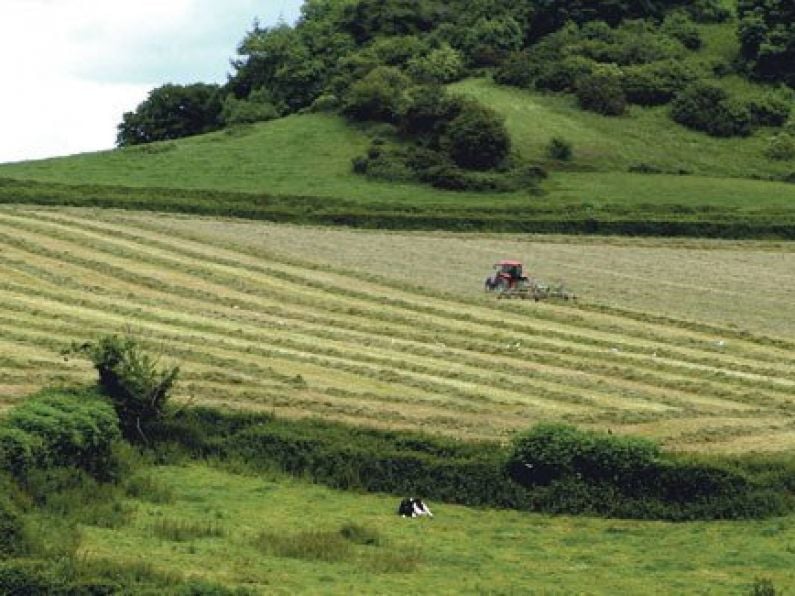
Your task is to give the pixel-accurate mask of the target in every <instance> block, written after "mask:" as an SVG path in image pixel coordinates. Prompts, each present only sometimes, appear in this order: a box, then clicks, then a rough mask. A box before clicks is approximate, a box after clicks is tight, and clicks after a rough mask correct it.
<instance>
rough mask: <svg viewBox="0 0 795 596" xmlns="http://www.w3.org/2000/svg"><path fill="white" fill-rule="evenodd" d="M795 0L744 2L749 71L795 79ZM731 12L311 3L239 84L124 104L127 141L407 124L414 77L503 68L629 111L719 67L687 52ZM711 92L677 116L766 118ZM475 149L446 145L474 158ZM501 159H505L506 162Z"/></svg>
mask: <svg viewBox="0 0 795 596" xmlns="http://www.w3.org/2000/svg"><path fill="white" fill-rule="evenodd" d="M791 4H792V3H791V2H790V1H789V0H738V17H739V27H738V35H739V37H740V40H741V45H742V52H741V58H742V60H744V61H745V63H746V64H747V69H748V72H750V73H752V74H753V75H754V76H756V77H758V78H760V79H763V80H768V81H783V82H786V83H789V84H790V85H794V86H795V74H793V73H795V31H793V28H792V26H791V24H792V22H793V21H794V20H795V9H793V7H792V6H791ZM730 17H731V14H730V12H729V11H728V10H726V8H725V7H724V6H723V3H722V2H720V0H696V1H685V0H644V1H643V2H637V1H634V0H606V1H603V2H592V1H590V0H574V1H571V0H521V1H512V0H453V1H446V2H442V1H441V0H308V1H307V2H305V3H304V5H303V7H302V13H301V17H300V19H299V20H298V22H297V23H296V25H295V26H289V25H286V24H280V25H277V26H275V27H262V26H260V25H259V24H258V23H255V25H254V27H253V28H252V29H251V30H250V31H249V32H247V33H246V34H245V37H244V38H243V40H242V42H241V43H240V45H239V47H238V58H237V59H236V60H235V61H233V63H232V66H233V72H232V74H231V75H230V77H229V80H228V81H227V83H226V84H225V85H222V86H218V85H204V84H196V85H187V86H180V85H164V86H163V87H160V88H157V89H155V90H153V91H152V92H151V94H150V96H149V98H148V99H147V100H146V101H145V102H143V103H142V104H141V105H140V106H138V108H137V109H136V110H135V111H134V112H129V113H127V114H125V115H124V118H123V121H122V123H121V124H120V126H119V135H118V144H119V145H120V146H127V145H135V144H139V143H148V142H151V141H156V140H168V139H173V138H178V137H182V136H188V135H192V134H199V133H203V132H207V131H211V130H215V129H217V128H220V127H223V126H227V125H230V124H235V123H247V122H256V121H263V120H269V119H273V118H277V117H280V116H284V115H286V114H290V113H294V112H297V111H300V110H305V109H323V110H340V111H342V112H343V113H345V114H346V115H347V116H348V117H350V118H353V119H357V120H372V121H377V122H387V123H390V124H393V125H396V126H398V127H402V128H404V131H403V132H404V133H405V132H406V129H405V127H403V124H402V122H401V120H402V118H403V114H404V112H405V110H406V109H408V108H407V106H408V104H409V103H410V98H409V94H410V92H411V90H412V89H413V88H415V87H426V86H434V85H444V84H447V83H450V82H454V81H456V80H458V79H460V78H462V77H464V76H466V75H467V74H470V73H472V72H478V71H479V70H481V69H483V68H488V69H494V72H495V78H496V80H497V81H498V82H501V83H504V84H510V85H516V86H520V87H534V88H537V89H542V90H550V91H556V92H560V91H563V92H571V93H575V94H576V95H577V98H578V101H579V103H580V105H581V107H582V108H583V109H587V110H594V111H597V112H600V113H603V114H607V115H620V114H622V113H624V111H625V110H626V109H627V106H628V105H629V104H633V103H634V104H639V105H661V104H667V103H670V102H672V101H674V99H676V98H677V97H678V96H680V95H682V94H683V93H684V91H685V90H686V89H689V88H690V87H691V86H692V85H693V84H694V83H697V82H698V81H699V80H700V79H703V78H705V73H704V72H695V71H694V70H693V69H692V68H689V67H687V66H686V65H684V64H683V63H682V61H681V58H682V57H683V56H684V55H685V54H686V53H687V52H688V51H696V50H698V49H699V48H700V47H701V44H702V40H701V38H700V35H699V30H698V28H697V26H696V23H703V22H719V21H724V20H726V19H728V18H730ZM710 93H711V94H712V95H713V96H716V95H717V94H716V92H714V90H705V89H704V88H703V86H696V87H695V88H692V89H690V90H689V91H688V94H687V96H686V97H683V98H681V100H680V101H679V102H678V104H677V106H676V107H675V108H674V109H673V110H672V114H673V117H674V119H675V120H676V121H677V122H680V123H682V124H685V125H686V126H692V127H693V128H696V129H698V130H703V131H705V132H707V133H709V134H718V135H727V134H747V132H748V131H749V130H750V129H751V128H752V127H753V126H754V125H755V124H757V123H764V122H765V119H766V116H762V117H761V118H759V117H758V112H759V110H755V108H754V106H753V105H751V104H745V105H740V104H739V103H738V102H736V101H734V100H732V99H731V98H717V105H719V106H720V109H719V110H718V111H719V115H718V116H716V117H715V118H713V120H717V122H712V121H711V122H707V123H704V122H703V118H702V117H700V116H699V115H698V114H697V113H694V112H693V110H696V108H697V104H699V102H701V101H707V100H708V96H709V94H710ZM694 97H695V98H700V99H697V100H694ZM755 101H756V103H757V104H765V105H767V106H769V105H770V104H771V103H775V102H774V101H773V100H770V99H768V98H761V99H759V100H755ZM752 103H753V102H752ZM466 111H467V113H469V114H470V115H471V114H474V113H475V112H476V111H478V110H476V109H475V108H474V107H472V106H468V107H466ZM763 111H764V110H763ZM774 111H780V110H779V108H778V107H776V109H775V110H774ZM480 112H481V113H482V112H483V110H482V109H481V110H480ZM774 119H776V120H777V119H778V117H775V118H774ZM490 120H493V119H490ZM728 120H733V121H734V124H733V125H729V124H728V122H727V121H728ZM437 124H438V123H437ZM447 124H450V122H448V123H447ZM440 128H446V131H442V132H440V131H439V130H437V131H436V132H437V133H439V134H438V135H437V136H438V137H439V138H438V139H437V140H438V141H439V142H438V143H436V144H438V145H439V146H440V147H441V145H443V144H444V143H442V142H441V141H442V140H443V139H446V138H448V137H449V135H447V133H448V132H449V127H447V126H446V125H445V126H441V127H440ZM493 128H494V129H495V131H496V127H493ZM446 135H447V136H446ZM500 135H501V131H499V134H498V135H497V136H500ZM417 140H419V141H421V144H422V145H423V146H429V145H433V144H434V143H430V144H429V143H427V139H425V140H423V139H417ZM491 140H496V137H494V139H491ZM488 144H489V143H487V145H488ZM498 144H499V143H498ZM432 149H434V150H436V149H438V148H433V147H432ZM465 153H466V151H463V152H459V151H457V150H450V151H442V152H441V154H442V155H445V156H446V157H449V158H451V159H452V160H453V162H455V165H456V166H457V167H464V168H466V167H468V166H467V165H466V164H465V163H464V162H465V161H466V160H467V159H468V158H467V157H466V156H465ZM487 161H490V162H491V165H492V166H495V165H496V164H497V162H499V161H500V160H491V158H487ZM474 167H476V168H481V167H482V165H481V164H475V165H474ZM393 169H394V168H393ZM409 169H410V168H409Z"/></svg>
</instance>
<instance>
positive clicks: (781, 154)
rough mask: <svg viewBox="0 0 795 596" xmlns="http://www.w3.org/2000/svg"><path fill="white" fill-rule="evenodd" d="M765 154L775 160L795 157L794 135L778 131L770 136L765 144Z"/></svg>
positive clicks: (786, 159)
mask: <svg viewBox="0 0 795 596" xmlns="http://www.w3.org/2000/svg"><path fill="white" fill-rule="evenodd" d="M765 156H766V157H767V158H768V159H775V160H777V161H788V160H791V159H795V135H791V134H789V133H786V132H780V133H778V134H776V135H773V136H772V137H770V138H769V139H768V141H767V145H766V146H765Z"/></svg>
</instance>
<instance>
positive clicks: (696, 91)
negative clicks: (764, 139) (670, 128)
mask: <svg viewBox="0 0 795 596" xmlns="http://www.w3.org/2000/svg"><path fill="white" fill-rule="evenodd" d="M671 117H672V118H673V119H674V120H675V121H676V122H678V123H679V124H682V125H684V126H687V127H688V128H692V129H695V130H700V131H703V132H706V133H707V134H709V135H712V136H716V137H731V136H747V135H749V134H750V133H751V115H750V113H749V111H748V108H746V107H745V106H744V105H742V104H740V103H738V102H737V101H734V100H732V99H731V98H730V97H729V95H728V93H726V91H724V90H723V89H721V88H720V87H717V86H715V85H711V84H709V83H701V82H699V83H694V84H692V85H690V86H689V87H687V88H686V89H684V91H682V92H681V93H680V94H679V95H677V96H676V98H675V99H674V101H673V103H672V105H671Z"/></svg>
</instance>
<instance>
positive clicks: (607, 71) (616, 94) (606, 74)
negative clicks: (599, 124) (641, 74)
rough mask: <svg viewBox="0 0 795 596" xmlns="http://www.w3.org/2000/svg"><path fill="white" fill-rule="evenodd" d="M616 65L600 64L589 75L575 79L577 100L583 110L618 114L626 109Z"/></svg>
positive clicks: (619, 73) (619, 74)
mask: <svg viewBox="0 0 795 596" xmlns="http://www.w3.org/2000/svg"><path fill="white" fill-rule="evenodd" d="M621 78H622V74H621V71H620V70H619V69H618V68H617V67H612V68H610V67H608V66H605V65H603V66H600V67H599V68H598V69H596V70H594V72H593V73H592V74H590V75H585V76H583V77H581V78H580V79H578V80H577V84H576V85H577V89H576V94H577V100H578V101H579V103H580V106H581V107H582V108H583V109H584V110H590V111H592V112H597V113H599V114H603V115H605V116H620V115H621V114H623V113H624V112H625V111H626V109H627V98H626V96H625V95H624V90H623V88H622V86H621Z"/></svg>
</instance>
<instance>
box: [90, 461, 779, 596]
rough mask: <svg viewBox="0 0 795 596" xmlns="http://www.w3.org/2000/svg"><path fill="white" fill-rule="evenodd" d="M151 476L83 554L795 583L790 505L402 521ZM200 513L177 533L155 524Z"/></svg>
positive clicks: (615, 589) (307, 586) (258, 489)
mask: <svg viewBox="0 0 795 596" xmlns="http://www.w3.org/2000/svg"><path fill="white" fill-rule="evenodd" d="M151 482H152V483H153V484H154V485H159V486H160V487H161V490H167V491H168V493H169V494H170V495H171V499H170V500H169V502H167V503H163V502H160V503H152V502H149V501H147V500H146V499H131V500H130V501H129V503H128V504H129V505H130V507H131V508H132V509H133V511H134V513H133V514H132V516H131V518H130V520H129V523H128V524H126V525H124V526H122V527H120V528H117V529H104V528H98V527H94V526H85V527H84V528H83V532H82V535H83V539H82V542H81V552H82V556H85V557H87V558H89V559H93V558H97V559H104V558H111V559H114V560H116V561H118V562H124V563H133V562H139V561H149V562H153V564H154V566H155V569H156V570H157V571H161V572H170V573H181V574H183V575H184V576H185V577H186V578H200V579H203V580H207V581H212V582H219V583H223V584H227V585H236V586H246V587H250V588H253V589H254V590H256V591H262V592H267V593H285V594H287V593H426V594H457V593H489V594H512V593H517V592H519V593H527V592H540V593H546V592H565V593H569V592H576V593H590V594H608V593H649V592H666V593H697V592H699V593H700V592H718V593H727V592H731V593H742V592H747V591H749V590H750V589H751V587H752V585H753V584H754V581H755V580H756V579H757V578H767V579H769V580H771V581H772V582H773V583H774V585H775V586H776V587H777V588H779V589H782V590H787V589H791V588H793V587H795V572H793V569H795V565H793V557H795V554H794V553H795V543H793V541H792V539H791V538H792V530H793V528H794V527H795V519H793V518H791V517H787V518H781V519H773V520H766V521H761V522H731V523H687V524H668V523H660V522H653V523H647V522H628V521H611V520H597V519H588V518H569V517H556V518H550V517H547V516H541V515H534V514H520V513H516V512H507V511H494V510H473V509H469V508H465V507H457V506H450V505H438V504H435V503H431V507H432V508H433V510H434V513H435V515H436V517H435V518H434V519H433V520H423V519H421V520H405V519H400V518H398V517H397V516H396V515H395V509H396V507H397V499H396V497H390V496H373V495H366V496H365V495H356V494H351V493H344V492H338V491H331V490H328V489H325V488H322V487H319V486H314V485H308V484H304V483H302V482H299V481H296V480H291V479H285V478H283V477H280V476H277V475H271V476H265V477H253V476H241V475H235V474H231V473H228V472H224V471H219V470H217V469H213V468H209V467H207V466H203V465H191V466H187V467H174V466H171V467H161V468H154V469H152V471H151ZM210 522H211V523H210ZM208 524H210V525H211V526H212V528H213V532H197V534H196V535H195V536H194V537H191V538H188V539H187V540H185V539H182V538H181V537H180V539H177V538H174V537H172V536H169V535H168V534H164V533H163V532H162V531H159V530H158V528H162V527H164V526H168V527H180V528H199V529H201V528H206V527H207V526H208ZM343 528H348V529H347V531H345V534H346V535H347V536H348V537H349V538H351V539H345V538H344V535H343V533H341V530H342V529H343Z"/></svg>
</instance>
